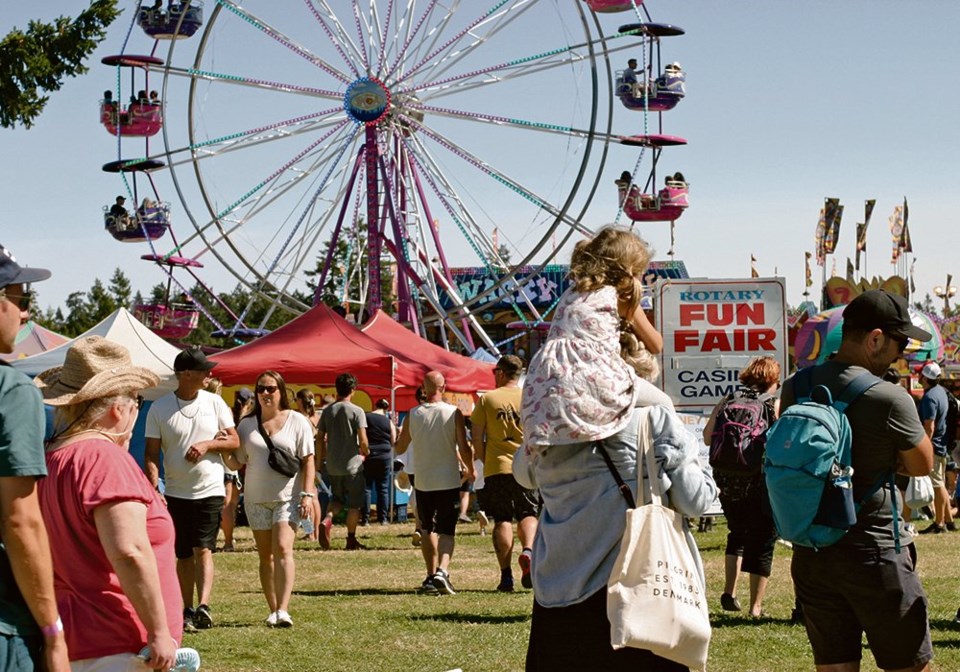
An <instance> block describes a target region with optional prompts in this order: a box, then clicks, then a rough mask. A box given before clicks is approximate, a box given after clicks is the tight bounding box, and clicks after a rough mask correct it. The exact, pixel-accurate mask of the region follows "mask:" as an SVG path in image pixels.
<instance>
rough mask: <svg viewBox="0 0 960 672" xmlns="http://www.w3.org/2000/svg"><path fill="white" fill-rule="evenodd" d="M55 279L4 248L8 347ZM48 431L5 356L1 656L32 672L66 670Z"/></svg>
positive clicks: (2, 293) (31, 389)
mask: <svg viewBox="0 0 960 672" xmlns="http://www.w3.org/2000/svg"><path fill="white" fill-rule="evenodd" d="M49 277H50V271H48V270H46V269H44V268H23V267H22V266H20V264H18V263H17V260H16V259H14V257H13V255H12V254H10V252H9V250H7V248H5V247H3V246H2V245H0V352H3V353H11V352H13V346H14V343H15V341H16V338H17V333H18V332H19V331H20V327H21V325H23V323H25V322H26V321H27V320H28V319H29V318H30V299H31V294H30V290H29V286H30V284H31V283H33V282H40V281H41V280H46V279H47V278H49ZM43 433H44V414H43V403H42V401H41V399H40V392H39V390H37V388H36V387H35V386H34V384H33V381H31V380H30V379H29V378H27V377H26V376H24V375H23V374H22V373H20V372H18V371H15V370H13V368H11V367H10V366H9V365H8V364H6V362H2V361H0V539H2V540H3V544H0V660H5V661H9V664H10V665H12V666H17V669H19V670H27V671H28V672H29V671H31V670H34V669H36V670H39V669H41V663H44V664H45V667H46V669H48V670H56V671H58V672H66V671H67V670H69V669H70V662H69V660H68V659H67V644H66V641H65V640H64V638H63V625H62V623H61V622H60V617H59V616H58V615H57V601H56V598H55V596H54V592H53V564H52V562H51V560H50V543H49V541H48V539H47V530H46V528H45V527H44V525H43V518H41V516H40V506H39V503H38V499H37V479H38V478H40V477H43V476H46V475H47V465H46V462H45V461H44V455H43ZM18 660H19V663H17V662H14V661H18ZM10 669H13V668H12V667H11V668H10Z"/></svg>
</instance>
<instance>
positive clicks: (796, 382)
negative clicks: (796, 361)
mask: <svg viewBox="0 0 960 672" xmlns="http://www.w3.org/2000/svg"><path fill="white" fill-rule="evenodd" d="M814 368H816V367H813V366H810V367H807V368H806V369H800V370H799V371H797V372H796V373H795V374H794V375H793V399H794V401H796V402H797V403H798V404H799V403H802V402H804V401H807V400H808V399H810V393H811V392H812V391H813V370H814Z"/></svg>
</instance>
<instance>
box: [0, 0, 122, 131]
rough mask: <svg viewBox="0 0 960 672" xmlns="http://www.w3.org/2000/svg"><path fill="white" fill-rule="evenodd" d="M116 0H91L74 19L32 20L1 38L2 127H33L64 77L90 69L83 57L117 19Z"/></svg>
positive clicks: (94, 46)
mask: <svg viewBox="0 0 960 672" xmlns="http://www.w3.org/2000/svg"><path fill="white" fill-rule="evenodd" d="M118 14H119V10H118V9H117V2H116V0H92V1H91V2H90V6H89V7H88V8H87V9H85V10H84V11H82V12H80V14H78V15H77V17H76V18H71V17H69V16H60V17H57V18H56V19H54V20H53V21H51V22H50V23H43V22H41V21H31V22H30V23H29V24H28V25H27V29H26V31H24V30H21V29H19V28H13V30H11V31H10V32H9V33H7V34H6V35H5V36H4V37H3V38H2V39H0V126H3V127H4V128H14V127H15V126H16V125H17V124H18V123H20V124H23V126H24V127H26V128H30V127H31V126H32V125H33V122H34V120H35V119H36V118H37V116H39V115H40V113H41V112H42V111H43V108H44V107H45V106H46V104H47V101H48V100H49V96H46V95H43V94H44V93H48V92H52V91H58V90H59V89H60V87H61V86H63V80H64V78H66V77H75V76H77V75H80V74H83V73H84V72H86V71H87V66H85V65H84V64H83V62H84V61H85V60H86V59H87V58H88V57H89V56H90V54H91V53H93V50H94V49H96V48H97V45H98V44H99V43H100V42H101V41H103V38H104V37H106V35H107V30H106V29H107V26H109V25H110V24H111V23H113V20H114V19H116V18H117V15H118Z"/></svg>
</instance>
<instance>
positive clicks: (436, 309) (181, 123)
mask: <svg viewBox="0 0 960 672" xmlns="http://www.w3.org/2000/svg"><path fill="white" fill-rule="evenodd" d="M629 6H630V9H632V11H633V12H634V13H635V14H636V15H637V16H638V20H640V19H642V21H641V24H642V25H641V26H640V27H637V26H635V25H634V26H632V27H629V28H628V29H626V30H623V31H620V30H616V29H615V30H613V32H611V33H609V34H607V33H606V32H605V29H604V26H603V21H601V15H598V14H597V13H596V12H595V11H594V8H593V7H592V6H591V5H590V4H589V3H585V2H583V1H571V2H562V3H558V2H547V1H543V0H541V1H537V0H489V1H487V2H482V3H479V2H472V1H471V2H465V1H464V2H459V1H455V0H454V1H447V2H439V1H438V0H363V1H360V0H354V1H352V2H332V1H324V0H303V1H302V2H293V1H288V2H266V1H265V0H260V1H258V0H250V2H247V3H243V4H241V3H240V2H237V1H234V0H216V1H215V2H212V1H211V0H207V3H206V7H202V5H201V3H199V2H198V1H196V0H191V1H189V2H186V1H185V2H167V3H162V2H158V3H155V4H154V5H153V6H152V7H147V6H145V5H142V4H141V5H138V6H137V12H136V20H137V22H138V23H139V24H140V27H141V28H142V30H143V33H142V34H138V35H133V34H132V26H131V32H128V40H125V42H124V45H123V48H122V49H121V51H120V53H119V55H118V56H117V58H118V59H120V60H121V61H124V62H131V63H132V62H136V66H135V67H136V69H137V72H138V73H140V72H142V73H145V75H144V76H145V77H149V78H156V77H159V78H162V86H161V87H160V92H159V96H158V99H159V101H160V102H161V108H162V109H161V111H160V113H161V114H162V125H161V128H160V129H159V131H158V132H157V135H158V136H159V138H160V139H161V140H162V147H158V146H157V144H158V143H153V144H151V143H150V142H149V136H146V138H145V139H144V142H145V143H146V147H145V151H144V153H143V156H139V157H137V158H136V159H132V158H130V157H129V155H124V154H122V153H121V151H120V148H121V146H122V145H121V140H122V139H123V138H125V137H126V135H125V134H124V133H123V132H122V131H120V132H118V133H117V136H116V137H117V145H118V151H117V164H118V165H119V167H121V168H123V172H121V173H120V174H121V175H122V176H123V177H124V182H125V185H126V184H128V183H129V182H132V185H131V188H130V189H129V190H128V191H129V194H128V195H129V196H130V197H131V198H133V199H134V202H136V198H137V194H136V193H135V190H136V188H137V183H138V181H146V182H148V183H149V186H150V189H151V192H152V193H153V194H154V196H153V199H152V200H155V201H156V202H157V203H163V202H164V201H163V200H162V199H160V197H159V194H158V190H159V188H160V187H158V182H161V183H162V184H161V186H162V187H163V188H164V189H165V190H169V189H172V190H173V192H174V194H175V196H176V200H178V201H179V204H178V206H179V208H176V209H178V210H182V213H181V212H179V211H178V212H176V213H175V215H171V214H170V213H169V210H168V212H167V215H166V216H167V226H166V227H165V228H164V232H165V231H166V229H169V230H170V232H171V236H170V237H169V238H163V239H161V237H160V236H159V235H153V236H151V235H142V238H143V241H142V242H144V243H146V244H147V245H148V246H149V247H150V253H149V254H146V255H143V256H144V258H145V259H147V260H149V261H151V262H153V263H156V264H157V265H158V267H160V268H161V269H162V270H163V271H164V273H165V274H166V275H167V277H168V286H169V287H170V290H169V291H168V297H167V300H166V301H165V302H164V306H160V307H162V308H165V309H167V310H169V311H177V310H181V307H180V305H178V304H180V303H181V302H179V301H170V296H171V295H176V296H179V297H180V298H181V299H182V298H183V297H186V301H187V302H188V303H191V304H192V305H189V306H184V307H183V308H182V310H184V312H188V311H189V312H191V313H192V314H193V315H194V316H196V315H197V312H198V311H201V312H202V311H203V307H202V305H200V304H199V302H192V301H189V299H190V297H189V294H187V293H186V292H187V288H186V287H185V286H184V285H183V284H181V282H180V280H179V279H178V274H180V273H184V272H186V273H188V274H190V275H191V276H192V277H193V278H194V280H195V284H197V285H199V286H201V287H204V288H206V287H209V283H207V284H205V283H204V280H203V279H202V278H203V276H204V274H205V273H207V272H208V271H209V270H210V269H212V268H215V269H216V270H217V271H224V270H225V271H228V272H229V273H230V274H232V276H233V277H234V278H235V279H236V280H237V281H238V282H239V284H240V285H241V286H242V287H243V288H244V289H246V290H248V291H249V292H251V294H252V295H254V296H255V297H256V298H258V299H259V300H266V301H268V302H269V304H270V306H271V312H272V311H277V310H279V311H284V312H287V313H291V314H293V315H296V314H299V313H301V312H304V311H305V310H308V309H309V308H310V307H311V305H313V304H314V303H315V302H317V301H319V300H320V299H321V293H322V291H323V288H324V286H325V285H326V284H327V280H328V279H329V278H330V277H332V276H333V275H335V274H345V275H348V276H350V278H351V280H350V282H349V283H348V284H349V287H344V289H343V292H344V294H343V296H342V299H343V302H344V303H346V304H347V305H348V306H349V307H350V310H351V312H355V313H356V314H357V315H363V314H364V313H366V314H373V313H374V312H375V310H376V309H378V308H381V307H383V308H384V309H385V310H387V311H388V312H389V313H392V314H394V315H396V317H397V318H398V319H399V320H400V321H402V322H404V323H406V324H408V325H410V326H411V327H412V328H413V329H414V330H415V331H417V332H418V333H421V334H424V333H427V330H428V329H429V330H430V331H431V333H432V334H433V335H435V336H436V335H439V340H441V341H442V342H443V343H444V344H445V345H453V344H454V343H456V344H457V347H458V348H461V349H463V350H466V351H468V352H472V351H473V350H474V349H476V348H478V347H481V346H482V347H484V348H485V349H487V350H488V351H490V352H491V353H496V352H497V351H498V344H497V343H494V342H493V341H492V340H491V339H490V338H489V336H487V334H486V332H485V331H484V329H483V328H482V325H481V324H480V320H479V319H478V317H477V316H478V315H480V314H481V313H482V311H485V310H488V309H489V308H490V307H491V306H493V305H495V304H498V303H502V302H504V301H507V302H508V303H509V304H510V306H511V309H512V310H513V311H514V312H515V313H516V316H517V321H518V322H520V323H522V324H536V323H542V321H543V319H544V317H545V313H546V312H548V310H549V309H548V310H546V311H545V310H543V309H542V308H538V307H536V306H534V305H533V302H531V301H530V299H529V297H528V296H527V295H526V294H525V292H524V291H523V290H522V288H521V285H520V284H519V283H518V282H517V279H516V276H517V274H518V273H519V272H520V270H519V269H523V273H524V274H525V277H526V278H529V277H531V274H532V275H535V274H536V273H537V272H538V269H542V268H545V267H546V266H547V265H548V264H550V263H551V262H552V261H554V260H555V259H556V258H557V255H558V253H559V252H560V251H561V250H564V246H565V245H566V244H567V243H568V241H575V240H576V239H578V238H579V236H581V235H590V234H591V233H592V228H591V226H590V225H588V224H585V223H584V222H585V221H586V219H587V213H588V210H589V209H590V206H591V204H592V203H593V204H595V205H597V204H599V203H600V201H596V202H595V201H594V197H595V195H596V193H597V190H598V187H599V185H600V181H601V179H602V177H603V173H604V168H605V165H606V162H607V157H608V152H609V149H610V146H611V145H616V144H618V143H620V142H622V141H623V139H624V138H634V141H635V142H636V137H637V136H622V135H619V134H614V133H613V132H612V125H613V116H614V108H615V106H617V105H616V103H615V96H616V93H617V90H618V88H617V83H616V81H615V80H614V75H613V66H612V63H613V62H614V61H616V62H622V61H623V60H625V56H626V55H627V54H628V53H635V52H636V51H637V42H636V41H637V39H638V38H639V39H640V40H641V41H642V43H643V48H642V52H643V54H644V56H643V60H644V63H645V66H649V73H651V74H650V76H649V77H647V76H646V75H645V78H647V79H649V78H652V80H653V83H652V84H650V85H649V86H648V87H646V88H647V93H646V94H645V96H647V99H648V100H649V96H650V94H655V93H656V90H657V89H658V87H660V84H658V82H657V80H658V79H659V74H658V76H653V72H654V71H653V68H656V69H657V71H659V70H660V67H659V64H657V65H655V64H654V62H653V61H654V59H655V58H656V59H658V58H659V40H660V38H661V37H663V35H661V34H659V32H661V31H659V30H658V29H656V28H651V27H649V26H651V25H653V24H652V22H650V21H649V17H646V16H642V15H640V9H641V7H640V4H639V3H633V2H631V3H629ZM201 9H202V11H201ZM644 11H645V10H644ZM144 35H145V36H147V37H150V38H153V39H155V40H156V41H155V42H154V43H153V48H152V49H151V50H150V51H149V54H150V55H149V57H144V58H132V55H131V53H130V50H132V49H133V47H132V46H131V47H130V49H128V45H131V44H133V43H134V38H135V37H136V38H137V39H140V40H142V38H143V36H144ZM131 58H132V60H131ZM157 61H159V63H158V62H157ZM118 67H123V66H122V65H118ZM131 67H132V66H131ZM118 77H119V75H118ZM118 81H119V80H118ZM154 81H155V80H154ZM665 81H666V80H663V82H665ZM136 84H137V86H136V87H134V86H131V89H133V88H136V89H138V90H140V89H143V90H146V91H148V93H147V96H148V98H147V100H148V104H149V101H150V94H149V91H150V88H149V86H148V85H147V83H146V81H144V83H143V84H142V85H140V82H139V81H138V82H136ZM119 88H120V86H119V84H118V86H117V89H118V91H117V93H118V95H117V100H120V96H119V93H120V91H119ZM661 88H663V87H661ZM664 90H665V88H664ZM654 97H655V96H654ZM675 97H676V96H675ZM138 101H139V98H138ZM136 105H140V103H139V102H137V103H136ZM655 106H656V105H655ZM138 111H139V110H138ZM640 114H642V115H643V118H644V132H643V133H641V134H639V135H640V136H651V137H654V136H657V135H658V134H657V133H653V132H647V131H648V129H647V121H646V119H647V115H648V114H650V115H653V114H657V115H659V114H660V112H657V111H656V110H653V111H651V110H650V109H649V105H648V106H647V107H646V108H644V109H643V110H642V111H641V112H640ZM129 116H130V115H129V114H128V117H129ZM133 137H140V136H133ZM655 142H656V141H654V140H648V141H647V144H646V145H642V146H643V147H644V148H645V149H646V148H653V149H657V147H655V146H654V145H655ZM654 153H655V152H654V151H651V152H650V154H651V155H653V154H654ZM657 153H658V152H657ZM642 156H643V151H641V157H642ZM137 167H139V168H141V170H131V169H133V168H137ZM654 168H655V165H654ZM131 173H132V179H131V180H128V179H127V176H128V175H131ZM161 176H162V178H161ZM167 193H169V191H167ZM654 198H655V199H659V201H660V204H661V207H663V206H668V205H670V203H668V202H667V199H665V198H663V197H662V195H661V194H656V195H655V196H654ZM646 205H647V204H645V203H644V204H642V207H641V208H640V209H646V210H651V208H649V207H646ZM624 211H625V212H627V209H626V208H624ZM662 214H663V215H666V214H667V210H666V209H663V213H662ZM628 216H629V215H628ZM676 216H679V215H676ZM663 219H664V220H667V219H669V218H668V217H666V216H664V217H663ZM674 219H675V217H674ZM607 221H609V219H608V220H607ZM671 221H672V220H671ZM138 222H141V226H140V228H141V230H144V228H145V227H144V226H143V225H142V220H140V219H138ZM175 234H177V235H175ZM161 235H162V233H161ZM166 240H169V241H170V242H169V244H164V247H161V246H160V245H161V244H162V243H164V241H166ZM344 248H346V253H345V256H346V262H345V261H344V254H343V252H342V251H343V249H344ZM567 249H569V248H567ZM338 250H339V251H340V253H337V252H336V251H338ZM204 266H206V268H204ZM344 266H347V267H348V268H346V269H345V268H344ZM456 266H481V267H485V268H486V269H488V272H489V274H490V276H491V277H492V278H494V280H495V281H494V282H493V283H490V286H488V287H485V288H484V289H483V290H482V291H478V292H471V293H469V294H467V293H464V292H463V291H461V288H459V287H458V286H457V285H456V283H455V282H454V276H453V270H454V269H455V267H456ZM357 269H359V272H357ZM308 274H310V276H309V277H312V278H314V283H313V286H314V287H316V291H315V292H314V295H313V296H309V295H306V294H305V292H303V291H302V287H303V286H304V285H305V284H306V281H307V278H308ZM211 295H213V296H215V295H214V294H213V292H212V291H211ZM385 297H386V298H387V299H389V303H386V304H385V303H384V298H385ZM160 307H158V308H160ZM248 310H249V306H248V308H247V310H244V311H237V312H238V313H239V314H238V315H235V316H234V317H235V318H236V321H235V324H233V325H217V326H220V327H222V328H223V330H224V332H226V333H228V334H229V333H232V332H235V331H236V332H239V330H243V329H249V328H256V327H262V326H263V324H261V325H248V324H246V323H245V319H246V318H247V312H248ZM145 321H147V320H146V319H145ZM164 321H166V320H164Z"/></svg>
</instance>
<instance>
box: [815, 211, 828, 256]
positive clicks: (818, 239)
mask: <svg viewBox="0 0 960 672" xmlns="http://www.w3.org/2000/svg"><path fill="white" fill-rule="evenodd" d="M826 237H827V209H826V208H820V220H819V221H818V222H817V233H816V236H815V238H814V248H813V249H814V250H816V252H817V265H818V266H823V265H824V263H825V262H826V253H825V252H824V250H823V241H824V239H825V238H826Z"/></svg>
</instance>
